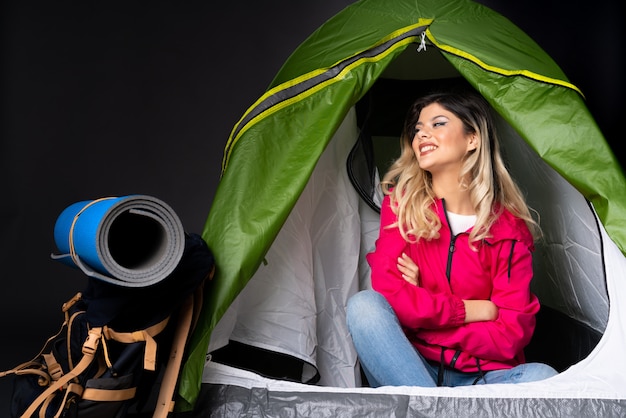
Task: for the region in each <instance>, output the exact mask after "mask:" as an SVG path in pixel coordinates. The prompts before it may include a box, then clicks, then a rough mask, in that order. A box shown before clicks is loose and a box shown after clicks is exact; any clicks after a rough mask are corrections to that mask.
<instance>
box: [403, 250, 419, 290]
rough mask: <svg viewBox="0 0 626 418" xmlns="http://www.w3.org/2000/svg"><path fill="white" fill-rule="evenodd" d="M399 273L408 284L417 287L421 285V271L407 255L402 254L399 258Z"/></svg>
mask: <svg viewBox="0 0 626 418" xmlns="http://www.w3.org/2000/svg"><path fill="white" fill-rule="evenodd" d="M398 271H399V272H400V273H401V274H402V278H403V279H404V280H406V281H407V282H409V283H411V284H413V285H415V286H419V285H420V277H419V272H420V269H419V267H417V264H415V262H414V261H413V260H412V259H411V257H409V256H408V255H406V254H405V253H402V256H401V257H398Z"/></svg>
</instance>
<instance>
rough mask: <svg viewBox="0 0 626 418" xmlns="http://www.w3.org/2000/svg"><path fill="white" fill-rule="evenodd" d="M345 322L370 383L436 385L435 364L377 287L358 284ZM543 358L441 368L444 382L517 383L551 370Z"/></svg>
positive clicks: (544, 375)
mask: <svg viewBox="0 0 626 418" xmlns="http://www.w3.org/2000/svg"><path fill="white" fill-rule="evenodd" d="M347 323H348V329H349V331H350V334H351V335H352V340H353V342H354V346H355V348H356V351H357V353H358V355H359V359H360V362H361V367H362V368H363V372H364V373H365V376H366V377H367V380H368V383H369V385H370V386H371V387H378V386H423V387H435V386H437V380H438V373H439V365H438V364H436V363H433V362H429V361H428V360H426V359H424V357H422V355H421V354H420V353H419V352H418V351H417V349H416V348H415V347H414V346H413V344H411V342H410V341H409V340H408V338H407V337H406V335H405V334H404V331H403V330H402V327H401V325H400V321H398V317H397V316H396V314H395V312H394V311H393V309H392V308H391V306H390V305H389V303H388V302H387V300H386V299H385V298H384V297H383V296H382V295H381V294H380V293H378V292H375V291H373V290H363V291H361V292H359V293H357V294H355V295H353V296H352V297H351V298H350V299H349V300H348V306H347ZM556 374H557V372H556V370H554V369H553V368H552V367H550V366H548V365H546V364H542V363H526V364H521V365H519V366H517V367H514V368H512V369H503V370H493V371H488V372H484V373H483V374H480V373H464V372H459V371H456V370H451V369H444V370H443V382H442V385H443V386H450V387H453V386H466V385H472V384H486V383H520V382H532V381H536V380H543V379H547V378H548V377H551V376H554V375H556Z"/></svg>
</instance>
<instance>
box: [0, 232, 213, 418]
mask: <svg viewBox="0 0 626 418" xmlns="http://www.w3.org/2000/svg"><path fill="white" fill-rule="evenodd" d="M214 270H215V265H214V258H213V255H212V253H211V252H210V250H209V248H208V247H207V245H206V243H205V242H204V240H202V238H201V237H200V236H199V235H196V234H185V249H184V252H183V256H182V258H181V261H180V262H179V264H178V265H177V266H176V268H175V269H174V271H173V272H172V273H171V274H170V275H169V276H168V277H166V278H165V279H163V280H162V281H160V282H159V283H157V284H154V285H152V286H149V287H142V288H128V287H120V286H117V285H114V284H111V283H107V282H104V281H101V280H98V279H94V278H91V277H88V278H87V281H88V282H87V286H86V288H85V289H84V290H83V291H82V292H79V293H78V294H77V295H75V296H74V297H72V298H71V299H70V300H69V301H68V302H66V303H65V304H63V307H62V312H63V315H64V321H63V324H62V327H61V330H60V331H59V332H58V333H57V334H56V335H54V336H52V337H50V338H49V339H48V340H47V342H46V343H45V344H44V347H43V348H42V350H41V351H40V353H39V354H37V355H36V356H35V358H34V359H33V360H31V361H28V362H26V363H23V364H21V365H19V366H17V367H15V368H13V369H11V370H8V371H6V372H3V373H0V377H2V376H7V375H14V390H13V396H12V404H11V414H12V416H13V417H46V418H47V417H64V418H74V417H78V418H87V417H88V418H100V417H102V418H121V417H126V416H146V415H145V414H146V411H148V412H153V413H154V414H153V415H152V416H154V417H166V416H167V415H168V413H169V412H171V411H173V408H174V396H175V395H174V393H175V388H176V384H177V381H178V375H179V370H180V366H181V361H182V357H183V354H184V349H185V346H186V343H187V339H188V335H189V334H190V332H191V330H192V328H193V326H194V325H195V319H196V315H197V314H198V313H199V310H200V307H201V304H202V290H203V287H204V283H205V281H206V280H209V279H211V278H212V276H213V273H214ZM133 414H137V415H133Z"/></svg>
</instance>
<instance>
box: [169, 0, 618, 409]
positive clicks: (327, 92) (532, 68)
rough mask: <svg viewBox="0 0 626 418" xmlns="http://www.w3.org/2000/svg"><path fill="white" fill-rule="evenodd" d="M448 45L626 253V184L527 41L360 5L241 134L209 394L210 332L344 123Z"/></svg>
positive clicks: (208, 321)
mask: <svg viewBox="0 0 626 418" xmlns="http://www.w3.org/2000/svg"><path fill="white" fill-rule="evenodd" d="M422 42H427V43H426V44H425V46H426V48H427V49H433V48H435V49H437V50H438V51H439V52H440V53H441V55H443V56H444V57H445V59H446V60H447V61H449V62H450V63H451V65H452V66H453V67H454V68H456V70H458V72H459V73H460V74H461V75H462V76H463V77H464V78H465V79H466V80H467V81H468V82H469V83H470V84H471V85H472V86H474V87H475V88H476V89H477V90H478V91H479V92H481V94H482V95H483V96H484V97H485V98H486V99H487V100H488V101H489V102H490V104H491V105H492V106H493V108H494V109H495V110H497V111H498V113H500V115H501V116H502V117H503V118H504V119H505V120H506V121H507V122H508V123H509V124H510V125H511V126H512V127H513V128H514V129H515V130H516V131H517V132H518V133H519V135H520V136H521V137H522V138H523V139H524V140H525V141H526V142H527V143H528V145H529V146H530V147H531V148H532V149H533V150H535V151H536V152H537V153H538V154H539V155H540V156H541V158H542V159H543V160H544V161H545V162H547V163H548V164H549V165H550V166H551V167H552V168H554V169H555V170H556V171H557V172H558V173H559V174H561V175H562V176H563V178H565V179H566V180H567V181H568V182H569V183H570V184H571V185H573V186H574V187H575V188H576V189H577V190H578V191H579V192H580V193H582V195H583V196H584V197H585V198H586V199H588V200H589V201H590V202H591V203H592V205H593V208H594V210H595V211H596V213H597V214H598V217H599V219H600V220H601V222H602V224H603V226H604V228H605V229H606V231H607V233H608V235H609V236H610V238H611V239H612V240H613V241H614V242H615V243H616V245H617V246H618V247H619V249H620V250H621V252H622V253H626V229H625V228H624V227H623V220H624V219H626V179H625V178H624V174H623V172H622V170H621V168H620V166H619V163H618V162H617V160H616V158H615V156H614V155H613V154H612V151H611V149H610V148H609V146H608V144H607V143H606V141H605V140H604V138H603V135H602V133H601V132H600V130H599V128H598V127H597V125H596V123H595V122H594V120H593V118H592V116H591V115H590V113H589V111H588V110H587V108H586V106H585V101H584V96H583V92H581V91H579V89H578V88H577V87H576V86H574V85H572V84H571V83H570V82H569V80H568V79H567V77H566V75H565V74H563V72H562V71H561V69H560V68H559V66H558V65H557V64H556V63H555V62H554V61H553V60H552V59H551V58H550V57H549V56H548V55H547V54H546V53H545V52H544V51H543V50H542V49H541V48H540V47H539V46H538V45H537V44H536V43H535V42H534V41H533V40H532V39H530V38H529V37H528V36H527V35H526V34H525V33H523V32H522V31H521V30H520V29H519V28H517V27H516V26H514V25H513V24H512V23H511V22H510V21H508V20H507V19H506V18H504V17H503V16H501V15H499V14H497V13H496V12H494V11H492V10H490V9H488V8H486V7H484V6H481V5H479V4H476V3H474V2H472V1H469V0H450V1H447V2H441V1H438V0H418V1H415V0H414V1H408V0H398V1H395V2H394V3H393V6H392V7H391V6H390V5H389V2H385V1H382V0H363V1H359V2H357V3H355V4H353V5H351V6H349V7H347V8H346V9H344V10H343V11H342V12H340V13H339V14H337V15H336V16H335V17H333V18H332V19H330V20H329V21H328V22H326V23H325V24H324V25H322V26H321V27H320V28H319V29H318V30H317V31H315V32H314V33H313V34H311V36H310V37H309V38H308V39H307V40H306V41H304V42H303V43H302V44H301V45H300V46H299V47H298V48H297V49H296V50H295V51H294V52H293V54H292V55H291V56H290V58H289V59H288V60H287V61H286V62H285V64H284V65H283V67H282V68H281V70H280V71H279V72H278V74H277V75H276V77H275V79H274V80H273V81H272V83H271V85H270V86H269V88H268V90H267V91H266V93H265V94H263V95H262V96H261V97H260V98H259V99H258V100H257V101H256V102H255V103H254V104H253V105H252V106H250V108H249V109H248V110H247V111H246V112H245V114H244V115H243V116H242V118H241V119H240V120H239V121H238V123H237V124H236V125H235V126H234V128H233V131H232V134H231V136H230V138H229V139H228V142H227V144H226V147H225V151H224V159H223V166H222V177H221V180H220V183H219V185H218V188H217V191H216V194H215V197H214V200H213V205H212V207H211V210H210V212H209V214H208V218H207V221H206V225H205V228H204V231H203V238H204V239H205V240H206V241H207V243H208V245H209V247H210V248H211V250H212V251H213V253H214V255H215V259H216V265H217V266H218V270H217V275H216V278H215V280H213V282H212V283H211V287H210V288H208V289H207V292H206V296H205V303H204V310H203V312H202V314H201V317H200V320H199V323H198V325H197V328H196V331H195V332H194V334H193V337H192V341H191V345H190V350H189V352H188V355H187V358H186V362H185V364H184V367H183V371H182V375H181V380H180V386H179V397H180V399H179V401H181V400H182V403H181V405H182V407H181V409H182V410H186V409H190V408H191V407H192V406H193V405H194V403H195V402H196V399H197V396H198V393H199V391H200V384H201V378H202V372H203V366H204V362H205V357H206V350H207V346H208V343H209V340H210V337H211V332H212V330H213V329H214V328H215V326H216V324H217V322H218V321H219V320H220V318H221V317H222V315H223V314H224V313H225V311H226V310H227V308H228V307H229V305H230V304H231V303H232V302H233V300H234V299H235V298H236V296H237V295H238V294H239V292H240V291H241V290H242V289H243V288H244V287H245V286H246V283H247V282H248V280H249V279H250V278H251V277H252V275H253V274H254V273H255V271H256V270H257V268H258V267H259V266H260V265H261V263H263V259H264V256H265V254H266V252H267V251H268V248H269V247H270V246H271V244H272V242H273V240H274V239H275V237H276V236H277V234H278V232H279V230H280V228H281V226H282V225H283V223H284V222H285V220H286V218H287V216H288V215H289V213H290V211H291V209H292V207H293V206H294V204H295V202H296V201H297V199H298V197H299V195H300V193H301V192H302V190H303V189H304V187H305V186H306V184H307V181H308V179H309V176H310V175H311V173H312V172H313V170H314V168H315V165H316V162H317V161H318V158H319V157H320V155H321V154H322V152H323V151H324V149H325V147H326V146H327V144H328V142H329V141H330V139H331V138H332V136H333V134H334V132H335V131H336V130H337V128H338V127H339V125H340V124H341V122H342V121H343V119H344V117H345V116H346V114H347V113H348V111H349V110H350V108H351V107H352V106H354V105H355V103H356V102H357V101H358V100H359V99H360V98H362V97H363V95H364V94H365V93H366V92H367V91H368V90H369V89H370V88H371V86H372V85H373V84H374V82H375V81H376V80H377V79H378V77H379V76H380V75H381V73H383V71H384V70H385V69H386V68H387V66H388V65H389V64H390V63H391V62H392V61H394V60H395V59H397V58H398V57H399V56H400V54H401V53H402V52H403V51H404V50H405V49H406V48H418V46H419V45H420V44H421V43H422Z"/></svg>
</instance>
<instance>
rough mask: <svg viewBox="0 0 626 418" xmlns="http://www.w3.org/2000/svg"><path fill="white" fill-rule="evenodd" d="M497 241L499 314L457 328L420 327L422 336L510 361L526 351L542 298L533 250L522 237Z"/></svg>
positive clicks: (495, 267) (495, 297)
mask: <svg viewBox="0 0 626 418" xmlns="http://www.w3.org/2000/svg"><path fill="white" fill-rule="evenodd" d="M497 245H498V249H497V252H496V255H497V258H496V261H495V264H494V265H493V266H492V268H493V270H492V271H493V273H494V275H493V290H492V295H491V301H492V302H493V303H495V304H496V306H497V307H498V310H499V315H498V318H497V319H496V320H495V321H485V322H474V323H470V324H465V325H463V326H461V327H458V328H454V329H440V330H437V331H430V330H420V331H419V332H418V333H417V336H418V337H419V338H421V339H423V340H424V341H426V342H428V343H431V344H437V345H441V346H444V347H449V348H453V349H460V350H462V351H464V352H466V353H467V354H470V355H472V356H474V357H478V358H481V359H486V360H496V361H507V360H511V359H512V358H514V357H517V356H519V355H520V353H523V351H522V350H523V349H524V347H525V346H526V345H528V343H529V342H530V339H531V337H532V334H533V332H534V328H535V314H536V313H537V312H538V311H539V301H538V299H537V297H536V296H535V295H534V294H532V293H531V291H530V281H531V279H532V275H533V273H532V253H531V250H530V248H529V247H528V245H525V244H524V243H523V242H521V241H511V240H508V241H501V242H499V243H498V244H497Z"/></svg>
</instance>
